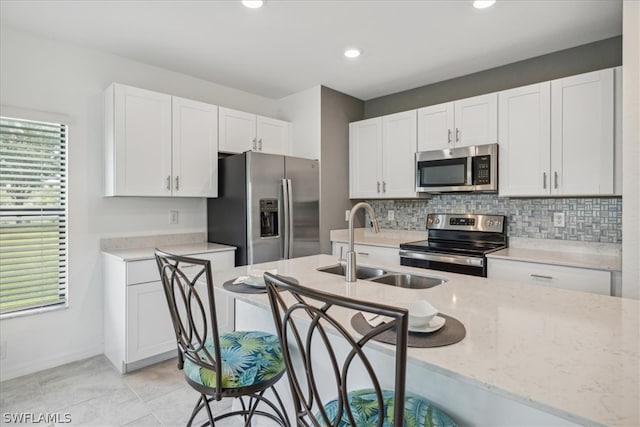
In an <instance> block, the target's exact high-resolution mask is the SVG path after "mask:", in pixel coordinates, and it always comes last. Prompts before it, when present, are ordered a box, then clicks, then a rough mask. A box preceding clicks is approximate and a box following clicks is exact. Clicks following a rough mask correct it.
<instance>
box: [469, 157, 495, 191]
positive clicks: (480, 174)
mask: <svg viewBox="0 0 640 427" xmlns="http://www.w3.org/2000/svg"><path fill="white" fill-rule="evenodd" d="M473 184H474V185H483V184H491V156H476V157H474V158H473Z"/></svg>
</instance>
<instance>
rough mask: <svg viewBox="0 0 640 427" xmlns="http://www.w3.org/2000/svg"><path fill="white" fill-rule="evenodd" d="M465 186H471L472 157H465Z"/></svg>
mask: <svg viewBox="0 0 640 427" xmlns="http://www.w3.org/2000/svg"><path fill="white" fill-rule="evenodd" d="M466 184H467V185H473V157H471V156H469V157H467V182H466Z"/></svg>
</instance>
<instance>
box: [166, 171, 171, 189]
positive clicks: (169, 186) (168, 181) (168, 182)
mask: <svg viewBox="0 0 640 427" xmlns="http://www.w3.org/2000/svg"><path fill="white" fill-rule="evenodd" d="M167 190H169V191H171V175H167Z"/></svg>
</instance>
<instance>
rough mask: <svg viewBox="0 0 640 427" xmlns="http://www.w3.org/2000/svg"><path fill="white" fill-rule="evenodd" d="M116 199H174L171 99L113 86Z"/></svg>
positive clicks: (114, 191)
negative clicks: (154, 197) (172, 185)
mask: <svg viewBox="0 0 640 427" xmlns="http://www.w3.org/2000/svg"><path fill="white" fill-rule="evenodd" d="M114 89H115V90H114V103H113V108H114V112H113V120H114V141H113V151H114V152H113V161H114V175H113V179H114V180H115V186H114V187H115V188H114V189H113V194H109V195H113V196H169V195H171V187H170V181H171V96H170V95H165V94H163V93H157V92H151V91H148V90H144V89H138V88H133V87H129V86H124V85H119V84H116V85H114Z"/></svg>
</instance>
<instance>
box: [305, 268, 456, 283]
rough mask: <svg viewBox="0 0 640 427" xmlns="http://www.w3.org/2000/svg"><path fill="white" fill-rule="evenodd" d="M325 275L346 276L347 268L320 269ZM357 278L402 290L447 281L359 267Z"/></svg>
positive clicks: (439, 278) (440, 278)
mask: <svg viewBox="0 0 640 427" xmlns="http://www.w3.org/2000/svg"><path fill="white" fill-rule="evenodd" d="M317 270H318V271H321V272H323V273H331V274H337V275H339V276H344V275H345V274H346V270H347V267H346V265H345V264H344V263H340V264H334V265H329V266H326V267H320V268H318V269H317ZM356 277H357V278H358V279H363V280H370V281H372V282H376V283H382V284H385V285H391V286H398V287H400V288H412V289H428V288H433V287H434V286H438V285H441V284H443V283H444V282H446V281H447V279H444V278H442V277H431V276H422V275H420V274H408V273H398V272H395V271H387V270H384V269H382V268H378V267H367V266H364V265H358V266H357V267H356Z"/></svg>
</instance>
